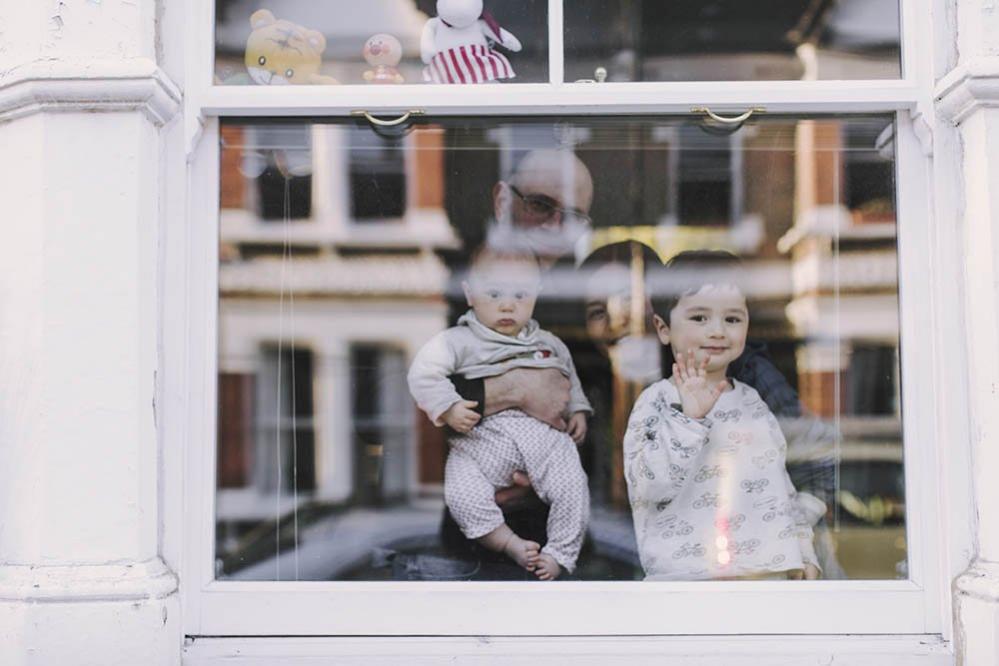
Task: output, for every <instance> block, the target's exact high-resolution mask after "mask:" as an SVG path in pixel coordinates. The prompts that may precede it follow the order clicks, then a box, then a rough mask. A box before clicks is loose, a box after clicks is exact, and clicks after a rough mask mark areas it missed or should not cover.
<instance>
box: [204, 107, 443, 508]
mask: <svg viewBox="0 0 999 666" xmlns="http://www.w3.org/2000/svg"><path fill="white" fill-rule="evenodd" d="M441 136H442V135H441V133H439V132H434V131H433V130H428V131H422V132H420V133H418V134H414V135H412V136H411V137H409V138H407V139H405V140H404V141H403V142H402V143H403V146H404V147H405V149H403V150H400V149H399V148H397V147H393V146H391V145H388V144H385V143H384V142H381V140H380V139H379V138H378V137H377V136H376V135H374V134H373V133H371V132H370V131H368V130H367V129H366V128H365V129H360V130H352V129H351V128H348V127H333V126H312V127H310V126H307V125H306V126H303V125H295V126H266V125H264V126H240V127H233V126H228V127H226V128H225V129H224V130H223V144H224V150H223V167H222V192H221V198H222V212H221V236H222V239H223V243H222V249H221V253H222V259H223V261H222V264H221V266H220V273H219V283H220V307H219V330H220V334H219V346H220V354H219V364H220V367H219V372H220V378H219V394H220V405H221V409H222V416H221V418H220V420H219V424H220V432H219V460H220V468H219V486H220V491H219V496H218V518H219V520H220V521H222V522H225V521H230V520H231V521H255V520H260V519H262V518H265V517H273V516H274V512H275V506H276V505H275V502H277V506H279V507H280V506H282V505H281V502H282V501H286V502H288V503H287V505H285V506H284V508H283V511H287V510H290V509H291V501H292V499H293V497H296V498H297V499H298V500H299V501H302V500H305V499H308V498H315V499H319V500H326V501H331V502H337V503H339V502H346V501H352V502H356V503H361V504H376V503H381V502H386V501H393V500H399V499H406V498H411V497H412V496H413V495H414V494H415V493H416V492H417V490H418V488H419V485H420V483H421V482H426V481H429V482H436V481H439V478H440V460H441V458H442V455H443V454H442V452H441V450H440V448H439V447H440V437H439V434H437V432H436V431H435V430H433V429H430V428H423V429H420V428H417V427H415V426H416V424H417V414H416V413H415V411H414V410H413V408H412V403H411V400H410V398H409V393H408V390H407V388H406V379H405V375H406V370H407V368H408V366H409V359H410V358H411V356H412V354H413V353H415V351H416V350H417V349H418V348H419V347H420V345H422V344H423V342H425V341H426V339H427V338H429V337H430V336H431V335H433V334H434V333H436V332H437V331H439V330H440V329H441V328H442V327H443V326H444V325H445V321H446V320H445V312H446V308H445V306H444V305H443V303H442V301H441V299H440V295H441V293H442V289H443V285H444V284H445V281H446V270H445V268H444V266H443V264H442V263H441V262H440V261H439V260H438V259H437V258H436V255H435V254H434V253H433V250H434V249H435V248H439V247H447V246H450V245H453V243H454V238H453V235H452V232H451V230H450V227H449V225H448V224H447V220H446V218H445V216H444V212H443V189H442V182H441V164H440V160H441V152H440V140H441ZM386 192H387V193H389V194H390V195H391V196H386V195H385V193H386ZM386 322H391V327H390V328H389V327H386ZM358 387H364V388H363V390H358ZM421 420H422V419H421ZM419 433H423V436H422V440H423V443H424V445H423V446H419V445H418V440H420V439H421V436H420V434H419ZM418 452H423V453H424V454H425V455H427V456H430V457H431V458H432V461H431V462H425V461H421V460H420V459H419V457H418Z"/></svg>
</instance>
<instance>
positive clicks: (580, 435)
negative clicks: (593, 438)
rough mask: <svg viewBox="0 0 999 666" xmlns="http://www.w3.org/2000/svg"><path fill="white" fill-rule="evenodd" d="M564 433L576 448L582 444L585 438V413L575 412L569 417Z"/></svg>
mask: <svg viewBox="0 0 999 666" xmlns="http://www.w3.org/2000/svg"><path fill="white" fill-rule="evenodd" d="M566 433H567V434H568V435H569V437H572V441H574V442H575V443H576V446H579V445H580V444H582V443H583V439H584V438H585V437H586V412H576V413H575V414H573V415H572V416H570V417H569V427H568V428H566Z"/></svg>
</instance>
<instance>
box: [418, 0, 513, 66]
mask: <svg viewBox="0 0 999 666" xmlns="http://www.w3.org/2000/svg"><path fill="white" fill-rule="evenodd" d="M493 44H499V45H500V46H502V47H504V48H506V49H509V50H510V51H514V52H516V51H519V50H520V48H521V47H520V42H519V41H518V40H517V38H516V37H514V36H513V35H511V34H510V33H509V32H507V31H506V30H504V29H503V28H501V27H500V26H499V24H498V23H497V22H496V19H494V18H493V17H492V14H490V13H489V12H487V11H483V8H482V0H437V16H436V17H434V18H432V19H430V20H429V21H427V24H426V25H425V26H424V27H423V36H422V38H421V40H420V56H421V57H422V58H423V62H424V63H426V65H427V67H426V68H425V69H424V70H423V78H424V79H425V80H426V81H430V82H433V83H486V82H489V81H497V80H499V79H512V78H513V77H514V76H516V74H514V72H513V67H511V66H510V61H509V60H507V59H506V56H504V55H503V54H502V53H497V52H496V51H493V50H492V45H493Z"/></svg>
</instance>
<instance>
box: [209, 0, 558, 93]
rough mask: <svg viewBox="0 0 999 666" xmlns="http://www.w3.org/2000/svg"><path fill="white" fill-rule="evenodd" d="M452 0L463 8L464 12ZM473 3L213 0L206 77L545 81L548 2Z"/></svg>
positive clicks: (264, 81)
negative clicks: (211, 65)
mask: <svg viewBox="0 0 999 666" xmlns="http://www.w3.org/2000/svg"><path fill="white" fill-rule="evenodd" d="M438 4H439V5H440V6H441V11H442V12H443V15H442V16H441V17H438V8H437V7H438ZM454 5H471V6H472V13H471V14H469V13H468V9H467V8H465V7H458V8H455V7H454ZM479 5H482V2H480V1H473V2H464V3H459V2H449V1H448V0H445V1H444V2H441V3H437V2H435V0H365V1H364V2H353V1H351V0H275V1H274V2H271V3H269V4H268V6H267V7H266V8H263V7H262V6H261V4H260V3H259V2H258V1H256V0H253V1H249V0H217V1H216V4H215V72H214V73H215V82H216V83H217V84H223V85H287V84H294V85H316V84H319V85H322V84H335V83H342V84H365V83H370V84H382V83H457V84H468V83H486V82H489V81H517V82H523V83H537V82H547V81H548V3H547V1H546V0H504V1H503V2H495V1H493V2H487V3H485V6H484V7H482V8H479ZM441 19H443V21H442V20H441Z"/></svg>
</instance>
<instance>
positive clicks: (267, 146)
mask: <svg viewBox="0 0 999 666" xmlns="http://www.w3.org/2000/svg"><path fill="white" fill-rule="evenodd" d="M249 129H250V130H252V131H249V132H248V133H247V136H248V145H247V149H248V150H247V153H246V155H245V157H244V164H243V169H244V172H245V173H247V174H248V175H250V176H256V180H257V194H258V195H259V197H260V198H259V203H260V217H261V219H263V220H284V219H289V220H300V219H306V218H308V217H310V216H311V214H312V128H311V127H310V126H309V125H288V126H269V125H264V126H259V127H251V128H249Z"/></svg>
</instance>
